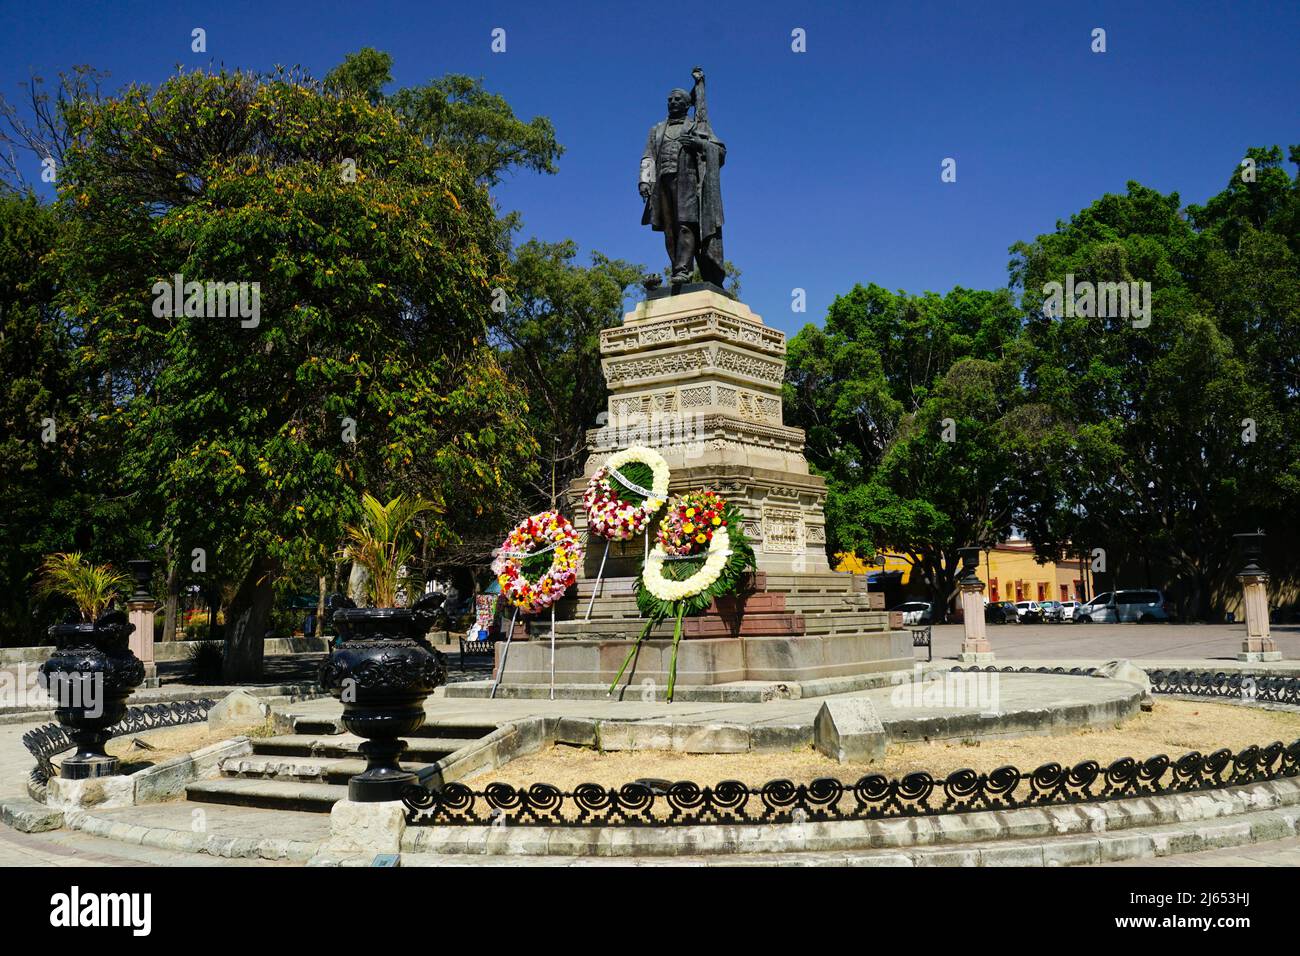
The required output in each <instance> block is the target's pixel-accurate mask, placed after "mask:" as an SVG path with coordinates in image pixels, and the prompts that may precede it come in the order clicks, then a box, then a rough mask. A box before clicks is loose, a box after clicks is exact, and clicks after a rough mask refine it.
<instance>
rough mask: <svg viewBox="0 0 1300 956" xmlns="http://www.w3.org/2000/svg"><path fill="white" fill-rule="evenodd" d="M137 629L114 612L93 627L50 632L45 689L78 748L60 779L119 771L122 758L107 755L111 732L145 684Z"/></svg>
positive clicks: (43, 673) (43, 672)
mask: <svg viewBox="0 0 1300 956" xmlns="http://www.w3.org/2000/svg"><path fill="white" fill-rule="evenodd" d="M133 630H135V625H133V624H131V623H129V622H128V621H127V619H126V614H125V613H124V612H122V611H109V612H108V613H107V614H104V615H103V616H102V617H100V618H99V620H97V621H95V622H94V623H83V624H55V625H54V626H53V627H51V628H50V629H49V632H48V633H49V635H50V637H52V638H54V643H55V649H54V653H53V654H51V655H50V658H49V660H47V661H46V662H45V663H44V664H42V665H41V670H40V674H41V677H40V684H41V687H42V688H43V689H44V690H45V692H46V693H47V694H49V695H50V697H51V698H52V699H53V700H54V716H55V718H56V719H57V720H58V721H59V723H60V724H62V725H63V727H65V728H66V729H67V731H68V736H69V737H70V738H71V739H72V742H73V743H74V744H76V752H75V753H74V754H73V755H72V756H71V757H68V758H67V759H66V760H64V761H63V764H62V765H61V766H60V768H59V776H61V777H64V778H66V779H68V780H86V779H89V778H91V777H107V776H111V775H113V774H115V773H117V772H118V759H117V758H116V757H110V756H109V755H108V754H107V753H105V752H104V743H105V741H107V740H108V739H109V737H110V736H111V734H110V733H109V730H110V728H112V727H113V726H114V725H115V724H118V723H120V722H121V720H122V718H123V717H125V716H126V701H127V698H128V697H130V696H131V692H132V691H133V690H135V689H136V688H137V687H139V686H140V684H141V683H143V682H144V664H142V663H140V659H139V658H137V657H136V656H135V655H134V654H133V653H131V648H130V647H128V646H127V638H128V637H130V635H131V632H132V631H133Z"/></svg>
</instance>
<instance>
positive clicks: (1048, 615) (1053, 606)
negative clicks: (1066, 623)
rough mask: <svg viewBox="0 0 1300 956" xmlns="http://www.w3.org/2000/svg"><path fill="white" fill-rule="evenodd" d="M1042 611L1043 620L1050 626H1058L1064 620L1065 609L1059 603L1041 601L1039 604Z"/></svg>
mask: <svg viewBox="0 0 1300 956" xmlns="http://www.w3.org/2000/svg"><path fill="white" fill-rule="evenodd" d="M1039 607H1041V608H1042V609H1043V620H1044V621H1047V622H1049V623H1051V624H1060V623H1061V622H1062V621H1063V620H1065V608H1064V607H1063V606H1062V604H1061V602H1060V601H1043V602H1041V603H1040V604H1039Z"/></svg>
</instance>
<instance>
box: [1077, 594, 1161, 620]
mask: <svg viewBox="0 0 1300 956" xmlns="http://www.w3.org/2000/svg"><path fill="white" fill-rule="evenodd" d="M1171 617H1172V615H1171V614H1170V611H1169V604H1168V602H1166V601H1165V596H1164V595H1163V594H1162V593H1161V592H1160V591H1158V590H1156V589H1155V588H1141V589H1138V588H1130V589H1124V590H1119V591H1107V592H1106V593H1105V594H1098V595H1097V596H1096V597H1095V598H1093V599H1092V600H1091V601H1089V602H1088V603H1087V604H1082V605H1080V606H1079V609H1078V610H1077V611H1075V612H1074V619H1075V620H1076V621H1079V622H1081V623H1083V624H1133V623H1137V624H1155V623H1157V622H1165V623H1167V622H1168V621H1169V620H1170V618H1171Z"/></svg>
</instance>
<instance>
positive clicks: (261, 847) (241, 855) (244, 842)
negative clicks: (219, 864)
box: [63, 810, 320, 863]
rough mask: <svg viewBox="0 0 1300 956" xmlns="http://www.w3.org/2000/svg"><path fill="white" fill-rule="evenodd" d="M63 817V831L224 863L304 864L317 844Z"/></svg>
mask: <svg viewBox="0 0 1300 956" xmlns="http://www.w3.org/2000/svg"><path fill="white" fill-rule="evenodd" d="M63 816H64V821H65V823H66V825H67V827H68V828H69V829H71V830H79V831H81V832H82V833H88V834H90V835H91V836H97V837H104V838H105V839H108V840H117V841H119V842H122V843H137V844H139V845H141V846H152V847H157V848H158V849H162V850H178V851H180V852H183V853H206V854H207V855H209V856H220V857H226V858H228V859H262V860H288V861H291V862H294V863H306V862H307V861H308V860H310V859H311V858H312V857H313V856H316V854H317V853H319V852H320V844H318V843H304V842H302V841H299V840H279V839H276V838H275V837H265V838H263V839H261V840H249V839H238V838H236V839H229V838H224V837H216V836H207V835H205V834H202V833H188V832H186V831H183V830H172V829H169V828H166V827H141V826H136V825H135V824H132V823H122V822H120V821H116V820H105V819H103V818H100V817H96V816H94V815H93V814H91V813H88V812H86V811H85V810H68V811H65V812H64V814H63Z"/></svg>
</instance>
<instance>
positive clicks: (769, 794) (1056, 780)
mask: <svg viewBox="0 0 1300 956" xmlns="http://www.w3.org/2000/svg"><path fill="white" fill-rule="evenodd" d="M1297 775H1300V740H1296V741H1294V742H1292V743H1291V744H1290V746H1286V745H1284V744H1282V743H1281V742H1280V741H1276V742H1274V743H1271V744H1269V745H1268V746H1266V747H1247V748H1246V749H1245V750H1242V751H1239V752H1237V753H1233V752H1232V751H1231V750H1216V751H1215V752H1214V753H1212V754H1208V755H1206V754H1200V753H1189V754H1186V755H1185V756H1183V757H1180V758H1179V759H1178V760H1176V761H1174V760H1170V759H1169V757H1167V756H1164V755H1160V756H1156V757H1149V758H1147V759H1146V760H1140V761H1139V760H1134V759H1132V758H1131V757H1123V758H1121V759H1119V760H1116V761H1114V762H1113V763H1111V764H1110V765H1109V766H1107V767H1102V766H1101V765H1100V764H1099V763H1097V762H1096V761H1094V760H1087V761H1084V762H1083V763H1080V764H1076V765H1075V766H1073V767H1063V766H1061V765H1060V764H1056V763H1049V764H1044V765H1043V766H1041V767H1039V768H1038V769H1037V770H1035V771H1033V773H1029V774H1026V773H1025V772H1024V771H1022V770H1020V769H1019V768H1018V767H999V768H998V769H996V770H994V771H993V772H992V773H976V772H975V771H974V770H958V771H956V772H955V773H951V774H949V775H948V776H947V777H943V778H939V779H936V778H935V777H933V776H931V775H930V774H928V773H910V774H907V775H906V776H904V777H901V778H890V777H886V776H884V775H882V774H871V775H868V776H865V777H863V778H861V779H860V780H858V782H857V783H853V784H846V783H843V782H841V781H839V780H834V779H831V778H827V777H823V778H820V779H817V780H814V781H813V782H812V783H810V784H796V783H793V782H792V781H790V780H773V781H772V782H770V783H767V784H764V785H763V786H761V787H750V786H747V785H745V784H743V783H739V782H737V781H734V780H727V781H724V782H722V783H720V784H718V785H717V786H715V787H701V786H699V785H698V784H695V783H690V782H687V781H683V782H680V783H674V784H672V785H670V786H668V787H664V788H660V787H655V786H651V785H647V784H641V783H629V784H624V785H623V786H622V787H619V788H617V789H615V788H612V787H602V786H600V785H599V784H594V783H585V784H581V785H579V786H578V787H576V788H574V789H573V790H572V791H562V790H560V789H559V788H557V787H553V786H550V785H549V784H544V783H537V784H533V785H532V786H530V787H528V788H527V789H521V788H516V787H512V786H510V785H509V784H504V783H492V784H488V785H487V787H485V788H484V789H483V790H481V791H480V790H473V789H471V788H470V787H467V786H465V785H464V784H458V783H449V784H446V785H444V786H443V787H442V789H441V790H426V789H425V788H423V787H410V788H408V789H407V791H406V792H405V794H404V795H403V802H404V803H405V804H406V808H407V809H406V819H407V822H408V823H412V824H416V825H427V826H473V825H483V824H493V823H498V824H504V825H508V826H694V825H699V824H733V825H734V824H758V823H795V822H799V823H804V822H808V823H819V822H823V821H828V820H874V819H882V818H891V817H912V816H928V815H933V814H941V813H970V812H974V811H979V810H1011V809H1017V808H1024V807H1044V806H1055V805H1061V804H1072V803H1087V802H1091V801H1098V800H1120V799H1125V798H1129V797H1149V796H1156V795H1159V794H1169V793H1189V792H1194V791H1198V790H1212V789H1216V788H1219V787H1231V786H1239V785H1241V784H1248V783H1259V782H1261V781H1265V780H1273V779H1276V778H1279V777H1294V776H1297Z"/></svg>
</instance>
